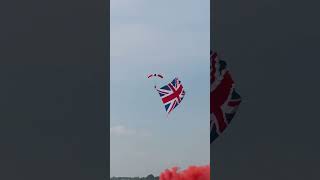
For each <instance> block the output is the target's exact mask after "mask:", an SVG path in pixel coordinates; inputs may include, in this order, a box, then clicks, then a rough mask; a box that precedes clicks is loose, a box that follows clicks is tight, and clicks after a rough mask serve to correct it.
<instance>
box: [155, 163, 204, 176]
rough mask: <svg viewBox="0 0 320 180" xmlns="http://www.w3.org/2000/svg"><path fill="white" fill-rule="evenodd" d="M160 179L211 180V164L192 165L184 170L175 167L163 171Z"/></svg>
mask: <svg viewBox="0 0 320 180" xmlns="http://www.w3.org/2000/svg"><path fill="white" fill-rule="evenodd" d="M160 180H210V165H207V166H190V167H188V168H187V169H186V170H182V171H179V168H178V167H173V168H171V169H167V170H165V171H163V172H162V173H161V174H160Z"/></svg>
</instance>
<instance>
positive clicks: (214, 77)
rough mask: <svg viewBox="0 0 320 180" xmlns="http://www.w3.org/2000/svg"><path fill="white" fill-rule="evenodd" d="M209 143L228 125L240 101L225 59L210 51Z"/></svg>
mask: <svg viewBox="0 0 320 180" xmlns="http://www.w3.org/2000/svg"><path fill="white" fill-rule="evenodd" d="M210 71H211V72H210V85H211V86H210V127H211V131H210V143H212V142H213V141H214V140H215V139H216V138H217V137H218V136H219V135H220V134H221V133H222V132H223V131H224V130H225V129H226V127H227V126H228V125H229V123H230V122H231V120H232V119H233V117H234V115H235V114H236V111H237V109H238V107H239V105H240V103H241V97H240V95H239V94H238V93H237V92H236V91H235V85H234V81H233V79H232V77H231V75H230V72H229V71H228V70H227V64H226V62H225V61H222V60H219V59H218V55H217V53H216V52H212V51H210Z"/></svg>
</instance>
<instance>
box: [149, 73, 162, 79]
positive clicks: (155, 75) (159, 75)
mask: <svg viewBox="0 0 320 180" xmlns="http://www.w3.org/2000/svg"><path fill="white" fill-rule="evenodd" d="M153 77H159V78H161V79H163V76H162V75H161V74H149V75H148V78H149V79H150V78H153Z"/></svg>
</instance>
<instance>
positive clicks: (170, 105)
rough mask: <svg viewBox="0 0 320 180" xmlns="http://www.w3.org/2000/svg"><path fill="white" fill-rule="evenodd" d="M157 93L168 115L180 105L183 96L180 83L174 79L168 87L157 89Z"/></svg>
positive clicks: (183, 92)
mask: <svg viewBox="0 0 320 180" xmlns="http://www.w3.org/2000/svg"><path fill="white" fill-rule="evenodd" d="M157 91H158V93H159V95H160V97H161V99H162V103H163V104H164V107H165V109H166V112H167V113H168V114H169V113H170V112H172V110H173V109H174V108H176V107H177V106H178V105H179V104H180V103H181V101H182V99H183V97H184V95H185V91H184V89H183V86H182V84H181V81H180V80H179V79H178V78H175V79H174V80H173V81H172V82H171V83H169V84H168V85H165V86H163V87H161V88H160V89H157Z"/></svg>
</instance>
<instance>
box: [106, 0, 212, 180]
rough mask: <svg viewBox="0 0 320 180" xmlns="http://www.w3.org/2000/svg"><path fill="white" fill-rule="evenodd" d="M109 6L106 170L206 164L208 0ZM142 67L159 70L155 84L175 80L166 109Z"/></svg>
mask: <svg viewBox="0 0 320 180" xmlns="http://www.w3.org/2000/svg"><path fill="white" fill-rule="evenodd" d="M110 10H111V12H110V13H111V19H110V88H111V89H110V104H111V107H110V158H111V159H110V175H111V176H147V175H149V174H151V173H152V174H154V175H159V174H160V172H161V171H163V170H164V169H166V168H171V167H172V166H179V167H181V168H185V167H187V166H189V165H205V164H209V162H210V145H209V138H210V137H209V133H210V132H209V131H210V130H209V83H208V82H209V68H210V66H209V51H210V17H209V16H210V5H209V0H204V1H201V2H199V1H194V0H177V1H169V0H163V1H149V0H136V1H132V0H111V8H110ZM149 73H162V74H163V75H164V79H162V80H160V79H159V80H157V84H158V85H159V86H160V85H164V84H166V83H168V82H170V81H171V80H172V79H173V78H174V77H178V78H179V79H180V80H181V81H182V84H183V86H184V88H185V91H186V95H185V98H184V99H183V101H182V103H181V104H180V105H179V106H178V107H177V108H176V109H175V110H174V111H173V112H172V113H171V114H170V115H169V116H167V114H166V112H165V109H164V106H163V105H162V103H161V99H160V97H159V95H158V94H157V92H156V91H155V90H154V89H153V85H154V84H153V81H152V80H149V79H147V78H146V76H147V75H148V74H149Z"/></svg>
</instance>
